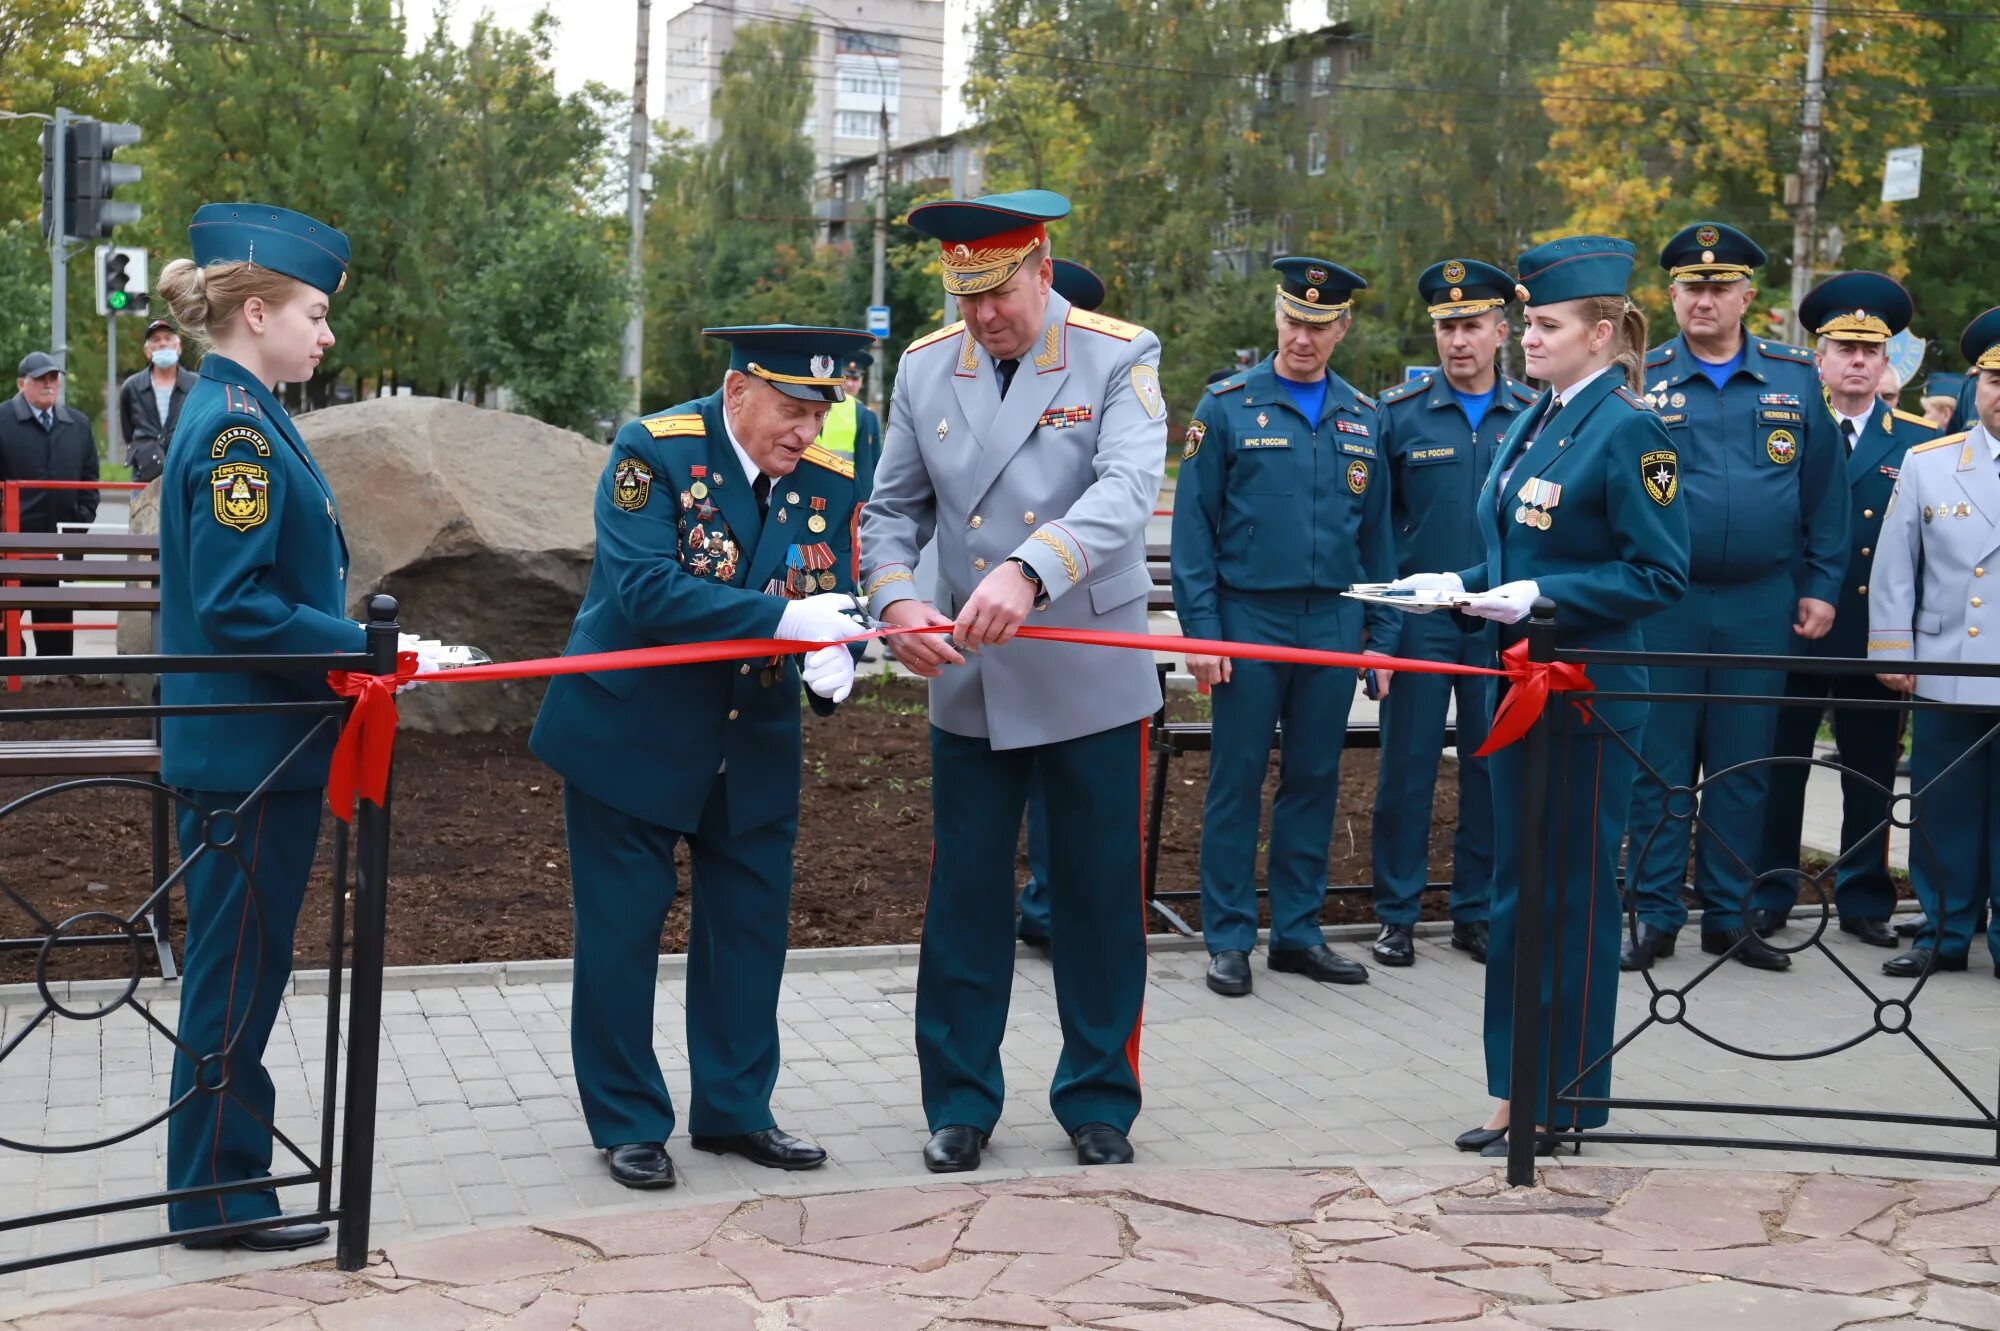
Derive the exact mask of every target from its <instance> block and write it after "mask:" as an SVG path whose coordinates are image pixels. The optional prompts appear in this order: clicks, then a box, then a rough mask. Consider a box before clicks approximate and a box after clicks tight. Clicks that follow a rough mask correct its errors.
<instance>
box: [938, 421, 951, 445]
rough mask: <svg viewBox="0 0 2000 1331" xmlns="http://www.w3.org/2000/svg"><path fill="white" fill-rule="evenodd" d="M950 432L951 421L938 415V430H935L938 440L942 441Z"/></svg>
mask: <svg viewBox="0 0 2000 1331" xmlns="http://www.w3.org/2000/svg"><path fill="white" fill-rule="evenodd" d="M950 433H951V422H950V421H947V420H944V419H943V418H941V417H940V418H939V420H938V431H937V434H938V442H940V443H942V442H944V437H945V436H946V435H948V434H950Z"/></svg>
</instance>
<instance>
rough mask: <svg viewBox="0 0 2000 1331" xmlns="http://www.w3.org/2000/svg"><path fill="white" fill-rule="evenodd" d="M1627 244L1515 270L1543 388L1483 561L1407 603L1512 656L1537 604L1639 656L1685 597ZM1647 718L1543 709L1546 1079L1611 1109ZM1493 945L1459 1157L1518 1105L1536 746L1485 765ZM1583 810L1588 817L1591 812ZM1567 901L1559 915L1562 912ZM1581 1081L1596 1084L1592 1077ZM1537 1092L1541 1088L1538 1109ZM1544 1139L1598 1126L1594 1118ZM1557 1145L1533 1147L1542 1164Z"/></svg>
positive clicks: (1534, 369) (1433, 582)
mask: <svg viewBox="0 0 2000 1331" xmlns="http://www.w3.org/2000/svg"><path fill="white" fill-rule="evenodd" d="M1632 255H1633V249H1632V246H1631V245H1630V244H1629V243H1628V242H1626V241H1622V240H1613V239H1611V238H1610V237H1607V236H1569V237H1565V238H1564V239H1561V240H1552V241H1550V242H1548V243H1547V244H1545V245H1538V246H1536V247H1535V248H1534V249H1531V250H1529V251H1528V252H1527V253H1525V254H1523V255H1522V256H1521V258H1520V263H1519V267H1520V278H1519V282H1520V286H1519V289H1518V290H1517V292H1516V294H1517V295H1519V296H1520V298H1521V300H1522V302H1523V303H1524V304H1525V305H1526V307H1527V309H1526V317H1527V325H1526V329H1525V331H1524V332H1523V334H1522V337H1521V348H1522V350H1523V351H1524V352H1525V353H1526V356H1527V370H1528V374H1529V376H1530V377H1531V378H1534V379H1539V380H1542V381H1543V382H1545V383H1547V384H1548V385H1549V386H1550V387H1549V389H1548V390H1546V391H1544V392H1543V393H1542V395H1541V396H1540V397H1539V398H1537V399H1536V402H1535V405H1534V406H1533V407H1531V408H1529V409H1528V410H1527V411H1525V412H1522V413H1521V415H1520V417H1519V418H1518V419H1517V420H1516V422H1515V424H1514V426H1513V427H1512V428H1511V429H1510V430H1508V432H1507V437H1506V439H1505V440H1504V441H1502V443H1501V445H1500V448H1499V450H1498V452H1497V453H1496V454H1495V455H1494V461H1493V469H1492V471H1491V472H1489V473H1488V475H1487V479H1486V485H1485V488H1484V489H1482V490H1481V491H1480V502H1479V504H1478V506H1477V510H1476V520H1477V522H1478V523H1479V528H1480V534H1481V536H1482V538H1483V540H1484V544H1485V549H1486V559H1485V561H1484V562H1483V563H1481V564H1478V565H1476V566H1474V567H1472V568H1469V569H1466V570H1464V571H1463V572H1459V573H1420V574H1416V575H1414V576H1412V577H1409V578H1404V579H1401V580H1399V581H1398V582H1397V583H1396V584H1395V585H1396V586H1397V587H1399V588H1409V589H1414V590H1444V591H1450V592H1453V593H1457V592H1459V591H1466V592H1471V593H1473V594H1474V599H1473V600H1472V602H1471V603H1470V604H1469V605H1467V606H1466V607H1465V612H1466V614H1467V615H1470V616H1476V617H1478V618H1480V619H1489V620H1493V621H1495V622H1496V623H1498V624H1500V625H1502V626H1503V627H1502V628H1501V630H1500V642H1499V644H1498V645H1499V646H1501V647H1505V646H1508V645H1510V644H1511V643H1513V642H1515V641H1517V640H1519V639H1520V638H1521V637H1522V636H1523V630H1522V629H1521V628H1519V627H1517V626H1518V625H1520V623H1521V621H1522V620H1524V619H1526V618H1527V617H1528V611H1529V608H1530V607H1531V606H1532V605H1533V604H1534V601H1535V598H1536V597H1538V596H1546V597H1548V598H1549V599H1550V600H1552V601H1554V602H1555V604H1556V617H1555V618H1556V644H1557V646H1559V647H1567V648H1595V649H1598V650H1603V651H1636V650H1639V649H1641V648H1642V647H1643V645H1644V644H1643V641H1642V639H1641V637H1640V629H1639V623H1640V621H1641V620H1643V619H1645V618H1646V616H1648V615H1650V614H1653V613H1654V612H1655V611H1658V610H1660V609H1661V608H1662V607H1664V606H1669V605H1672V604H1673V603H1674V602H1675V601H1676V600H1678V599H1679V598H1680V596H1681V594H1682V592H1683V591H1685V590H1686V588H1687V564H1688V531H1687V519H1686V515H1685V513H1684V511H1683V510H1682V508H1681V507H1680V506H1679V505H1677V504H1676V503H1675V499H1676V497H1677V492H1678V489H1679V477H1680V471H1679V459H1678V458H1677V457H1676V456H1675V454H1674V451H1673V447H1672V445H1671V444H1670V443H1669V442H1668V440H1667V433H1666V430H1665V429H1664V428H1663V427H1662V426H1661V425H1660V423H1659V421H1658V419H1657V418H1655V416H1654V415H1653V412H1652V410H1651V408H1649V407H1648V406H1647V405H1646V401H1645V399H1644V398H1642V397H1640V396H1638V395H1637V394H1636V393H1635V392H1634V391H1633V390H1634V389H1635V388H1637V387H1638V384H1639V380H1638V374H1639V364H1640V358H1641V357H1642V356H1643V355H1644V354H1645V349H1646V317H1645V315H1644V314H1642V313H1641V312H1640V311H1639V310H1638V308H1637V307H1636V306H1634V305H1633V304H1632V303H1631V302H1630V301H1629V300H1627V299H1626V296H1625V284H1626V281H1627V279H1628V278H1629V276H1630V274H1631V271H1632ZM1590 675H1591V678H1592V681H1593V683H1595V685H1596V686H1597V687H1598V688H1599V689H1604V690H1607V691H1611V690H1615V691H1618V692H1639V691H1643V690H1644V689H1645V687H1646V672H1645V669H1644V667H1636V666H1617V667H1612V666H1598V667H1593V668H1591V670H1590ZM1645 721H1646V704H1645V703H1643V702H1622V701H1621V702H1601V703H1585V702H1580V701H1571V700H1570V699H1569V698H1568V697H1566V696H1565V695H1561V694H1557V695H1552V700H1551V702H1550V703H1549V708H1548V711H1547V712H1546V713H1545V714H1544V720H1543V722H1542V724H1544V725H1547V726H1549V727H1550V728H1551V731H1552V734H1551V740H1552V745H1551V752H1550V760H1549V761H1550V773H1549V775H1550V779H1551V791H1552V793H1553V795H1554V798H1552V799H1551V800H1550V802H1549V809H1548V827H1547V831H1546V836H1547V846H1548V863H1549V865H1550V866H1551V869H1552V872H1551V875H1550V878H1551V884H1550V886H1551V891H1550V894H1549V895H1550V903H1549V911H1550V914H1549V916H1548V919H1549V922H1550V926H1551V929H1552V931H1555V932H1556V933H1558V935H1559V936H1558V937H1557V938H1556V939H1555V940H1554V942H1553V943H1552V945H1551V947H1550V949H1549V957H1550V959H1551V964H1552V965H1553V966H1554V967H1556V968H1557V969H1558V971H1559V973H1558V974H1557V975H1556V976H1555V977H1554V980H1553V983H1550V982H1547V981H1545V982H1544V985H1543V993H1544V994H1545V995H1548V996H1549V998H1550V1001H1552V1003H1553V1012H1552V1018H1553V1019H1552V1020H1551V1021H1550V1023H1549V1025H1548V1027H1547V1030H1548V1032H1549V1035H1548V1037H1547V1038H1546V1042H1545V1044H1544V1045H1543V1048H1542V1061H1543V1066H1544V1067H1545V1068H1546V1067H1548V1066H1549V1065H1550V1064H1551V1062H1553V1068H1554V1082H1555V1084H1556V1085H1557V1086H1559V1087H1568V1086H1570V1085H1571V1084H1572V1083H1574V1082H1576V1081H1577V1080H1578V1078H1579V1077H1581V1078H1582V1081H1581V1084H1580V1085H1579V1086H1577V1088H1576V1093H1577V1094H1580V1095H1582V1096H1586V1097H1591V1096H1603V1095H1606V1094H1608V1093H1609V1091H1610V1087H1611V1065H1610V1062H1609V1060H1608V1059H1605V1058H1604V1055H1605V1054H1606V1053H1607V1052H1608V1051H1609V1050H1610V1048H1611V1044H1612V1034H1613V1031H1612V1026H1613V1020H1614V1018H1615V1016H1616V1009H1617V1000H1618V928H1619V917H1620V912H1619V899H1618V885H1617V868H1618V843H1619V838H1620V834H1621V831H1622V829H1623V827H1624V821H1625V815H1624V805H1625V800H1626V797H1627V795H1628V794H1629V792H1630V791H1631V788H1632V780H1633V777H1634V775H1635V770H1634V769H1635V766H1636V762H1637V760H1636V758H1635V757H1634V754H1635V752H1636V749H1637V745H1638V743H1639V738H1640V734H1641V732H1642V731H1643V729H1644V726H1645ZM1492 765H1493V771H1492V777H1493V803H1494V831H1495V836H1494V865H1495V872H1494V882H1493V926H1492V928H1493V932H1492V941H1491V944H1490V951H1489V953H1488V958H1489V960H1488V964H1487V968H1486V1088H1487V1090H1488V1092H1489V1093H1491V1094H1492V1095H1493V1096H1494V1097H1496V1099H1497V1100H1498V1102H1499V1103H1498V1104H1497V1105H1496V1106H1495V1108H1494V1110H1493V1113H1492V1115H1491V1116H1490V1117H1489V1118H1488V1119H1487V1120H1486V1123H1485V1125H1484V1126H1483V1127H1479V1128H1474V1129H1473V1130H1471V1131H1469V1132H1466V1133H1464V1134H1462V1135H1461V1136H1460V1137H1459V1138H1458V1141H1457V1145H1458V1147H1459V1149H1460V1150H1465V1151H1479V1152H1480V1153H1481V1154H1483V1155H1496V1156H1504V1155H1505V1154H1506V1153H1507V1108H1508V1105H1507V1097H1508V1094H1509V1091H1510V1086H1509V1076H1510V1073H1511V1071H1512V1059H1513V1039H1512V1036H1513V1024H1514V1003H1513V999H1514V920H1515V913H1516V910H1517V909H1518V907H1519V903H1520V892H1521V868H1520V852H1521V840H1522V832H1523V828H1522V826H1521V816H1522V814H1521V797H1522V792H1523V790H1524V788H1525V786H1526V784H1527V772H1526V745H1525V743H1517V744H1514V745H1510V746H1509V747H1507V748H1505V749H1502V750H1500V751H1499V752H1498V753H1496V754H1494V755H1493V758H1492ZM1586 808H1587V809H1588V810H1589V812H1588V814H1587V815H1586V814H1585V812H1584V810H1585V809H1586ZM1558 903H1560V913H1558ZM1585 1069H1588V1070H1589V1071H1588V1073H1587V1074H1586V1073H1585ZM1545 1094H1546V1092H1545V1091H1543V1095H1545ZM1540 1117H1541V1120H1542V1126H1549V1125H1550V1124H1551V1123H1553V1125H1554V1126H1555V1127H1556V1128H1557V1129H1559V1130H1563V1131H1567V1130H1569V1129H1571V1128H1594V1127H1602V1126H1603V1125H1604V1122H1605V1119H1606V1117H1607V1111H1606V1110H1604V1109H1603V1108H1599V1107H1586V1108H1583V1109H1580V1110H1570V1111H1565V1112H1564V1113H1563V1114H1561V1115H1557V1116H1555V1117H1554V1118H1553V1119H1552V1118H1551V1115H1550V1106H1549V1104H1548V1103H1547V1101H1546V1099H1543V1101H1542V1105H1541V1113H1540ZM1552 1149H1553V1143H1552V1142H1545V1143H1542V1144H1541V1145H1540V1146H1539V1147H1538V1150H1539V1152H1540V1153H1542V1154H1548V1153H1550V1152H1551V1151H1552Z"/></svg>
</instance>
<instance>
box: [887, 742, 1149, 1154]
mask: <svg viewBox="0 0 2000 1331" xmlns="http://www.w3.org/2000/svg"><path fill="white" fill-rule="evenodd" d="M1148 733H1149V731H1148V723H1147V722H1145V721H1137V722H1133V723H1132V724H1130V725H1123V726H1117V727H1114V728H1113V729H1110V730H1103V731H1099V732H1097V733H1096V734H1093V735H1083V736H1080V737H1078V738H1076V739H1069V740H1062V741H1059V742H1057V743H1054V744H1037V745H1032V746H1029V747H1026V748H1019V749H996V748H994V747H993V746H992V744H991V743H989V742H988V741H987V740H986V739H983V738H976V737H971V736H965V735H955V734H952V733H951V732H949V731H945V730H940V729H938V728H937V727H936V726H932V727H931V811H932V825H933V827H934V829H935V830H934V832H933V837H934V841H933V847H932V852H931V856H932V858H931V881H930V899H929V902H928V904H927V905H926V907H925V911H924V939H923V948H922V952H921V954H920V957H919V960H918V965H917V1067H918V1070H919V1072H920V1074H921V1078H922V1082H923V1096H924V1116H925V1118H926V1119H927V1120H928V1121H929V1123H930V1127H931V1130H932V1131H933V1132H935V1131H936V1130H937V1129H939V1128H943V1127H948V1126H951V1125H953V1124H964V1125H966V1126H968V1127H974V1128H978V1129H979V1130H980V1131H982V1132H991V1131H992V1130H993V1125H994V1124H995V1123H997V1122H998V1121H999V1118H1000V1106H1001V1103H1002V1101H1003V1100H1004V1099H1005V1096H1006V1085H1005V1081H1004V1079H1003V1077H1002V1075H1001V1070H1000V1040H1001V1037H1002V1036H1003V1035H1005V1034H1006V1031H1007V1000H1008V996H1009V993H1010V991H1011V990H1012V988H1013V983H1014V856H1015V849H1016V847H1017V846H1018V845H1019V844H1020V838H1021V814H1022V810H1023V809H1024V808H1025V807H1026V805H1027V801H1028V791H1029V787H1030V784H1031V782H1032V781H1036V780H1038V781H1039V782H1040V783H1041V786H1042V789H1043V791H1044V792H1045V793H1046V795H1047V799H1048V816H1049V817H1048V835H1049V865H1048V878H1049V882H1048V891H1049V915H1050V921H1049V923H1050V930H1049V932H1050V934H1051V936H1052V938H1053V946H1052V950H1051V953H1050V960H1051V961H1052V962H1053V963H1054V968H1055V984H1056V1015H1057V1017H1058V1019H1059V1020H1060V1022H1061V1024H1062V1041H1063V1043H1062V1056H1061V1057H1060V1058H1059V1059H1058V1060H1057V1062H1056V1070H1055V1076H1054V1079H1053V1080H1052V1081H1051V1083H1050V1085H1049V1107H1050V1108H1051V1109H1053V1110H1054V1111H1055V1116H1056V1121H1057V1122H1059V1123H1061V1124H1062V1126H1063V1130H1064V1131H1066V1132H1074V1131H1076V1130H1077V1129H1078V1128H1080V1127H1083V1126H1084V1125H1085V1124H1088V1123H1107V1124H1109V1125H1111V1126H1112V1127H1114V1128H1117V1129H1118V1130H1119V1131H1121V1132H1124V1131H1127V1130H1129V1129H1130V1128H1131V1126H1132V1120H1133V1119H1134V1118H1136V1117H1137V1116H1138V1113H1139V1017H1140V1009H1141V1007H1142V1006H1143V1005H1144V1002H1145V995H1146V913H1145V885H1144V875H1143V873H1142V864H1141V861H1142V859H1143V850H1142V847H1143V841H1142V838H1141V832H1142V827H1141V822H1140V818H1141V812H1140V811H1141V810H1142V809H1143V808H1144V807H1145V801H1144V798H1143V794H1144V792H1143V789H1142V783H1143V781H1144V773H1145V770H1146V765H1145V751H1146V741H1147V736H1148Z"/></svg>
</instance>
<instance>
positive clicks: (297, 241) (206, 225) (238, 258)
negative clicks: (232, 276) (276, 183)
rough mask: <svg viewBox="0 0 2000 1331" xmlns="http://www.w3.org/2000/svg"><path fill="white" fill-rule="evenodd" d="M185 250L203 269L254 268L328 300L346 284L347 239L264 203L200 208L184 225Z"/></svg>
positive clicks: (218, 204) (298, 215)
mask: <svg viewBox="0 0 2000 1331" xmlns="http://www.w3.org/2000/svg"><path fill="white" fill-rule="evenodd" d="M188 245H189V246H190V247H191V248H192V251H193V254H194V261H195V263H197V264H198V265H200V266H201V267H203V268H206V267H208V265H210V264H212V263H236V262H241V263H254V264H256V265H257V266H258V267H259V268H268V269H270V270H271V271H272V272H274V273H283V274H284V275H285V276H287V277H296V278H297V279H298V280H299V281H301V282H304V283H305V284H306V285H307V286H309V287H314V288H316V289H318V290H320V291H323V292H325V293H326V294H327V295H329V296H331V295H332V294H333V293H334V292H336V291H338V290H340V289H341V288H342V287H344V286H346V285H347V261H348V257H349V250H348V245H347V237H346V236H344V235H342V234H341V233H340V232H338V231H336V230H334V229H333V228H332V227H330V226H328V225H327V224H326V223H324V222H321V221H318V220H316V219H314V218H311V217H307V216H306V215H305V214H304V213H295V212H293V211H292V210H291V209H289V208H274V207H272V206H271V205H270V204H267V203H204V204H203V205H202V206H201V207H199V208H197V209H195V210H194V220H193V221H192V222H189V223H188Z"/></svg>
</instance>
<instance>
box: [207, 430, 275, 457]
mask: <svg viewBox="0 0 2000 1331" xmlns="http://www.w3.org/2000/svg"><path fill="white" fill-rule="evenodd" d="M232 444H248V445H250V447H251V448H253V449H255V450H256V453H257V456H258V457H260V458H267V457H270V456H271V441H270V440H268V439H266V438H265V437H264V435H263V433H262V432H261V431H258V430H253V429H251V428H250V427H249V426H247V425H228V426H224V427H223V430H222V433H220V434H218V435H216V436H215V443H214V444H212V445H210V447H209V450H208V455H209V456H210V457H211V458H220V457H227V456H228V455H229V449H230V446H231V445H232Z"/></svg>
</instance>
